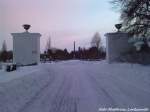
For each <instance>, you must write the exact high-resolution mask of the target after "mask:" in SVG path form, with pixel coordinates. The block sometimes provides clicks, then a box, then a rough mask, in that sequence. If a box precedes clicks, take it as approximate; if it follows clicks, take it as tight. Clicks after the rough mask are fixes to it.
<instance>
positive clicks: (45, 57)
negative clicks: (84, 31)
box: [41, 47, 106, 61]
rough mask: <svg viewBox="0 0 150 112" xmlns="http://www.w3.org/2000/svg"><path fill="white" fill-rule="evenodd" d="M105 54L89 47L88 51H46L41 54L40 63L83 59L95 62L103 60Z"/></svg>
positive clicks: (81, 49) (83, 49) (101, 50)
mask: <svg viewBox="0 0 150 112" xmlns="http://www.w3.org/2000/svg"><path fill="white" fill-rule="evenodd" d="M105 56H106V53H105V50H103V49H98V48H97V47H91V48H88V49H85V48H80V47H79V48H78V50H77V51H75V52H74V51H71V52H68V51H67V49H64V50H61V49H55V50H53V49H48V50H47V51H45V52H44V53H43V54H41V60H42V61H52V60H69V59H84V60H95V59H105Z"/></svg>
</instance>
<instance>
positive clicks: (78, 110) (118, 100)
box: [0, 61, 150, 112]
mask: <svg viewBox="0 0 150 112" xmlns="http://www.w3.org/2000/svg"><path fill="white" fill-rule="evenodd" d="M106 66H107V67H106ZM124 67H126V68H124ZM120 69H121V71H122V72H121V71H120V70H119V69H118V68H117V67H115V66H112V65H106V64H103V65H100V64H99V63H98V62H79V61H71V62H70V61H68V62H59V63H53V64H46V65H44V66H43V67H42V69H41V70H40V71H37V73H36V74H41V73H42V74H41V75H43V77H45V78H46V79H47V80H46V81H45V84H43V85H42V86H41V87H39V88H40V89H39V90H38V89H36V90H35V89H32V90H30V92H29V93H26V95H28V94H30V93H34V94H33V95H31V97H29V98H26V99H27V100H24V99H22V97H27V96H26V95H24V96H22V97H20V98H18V99H21V100H20V102H21V103H22V102H23V103H22V104H20V106H16V105H18V104H19V102H17V97H16V99H15V98H14V99H11V97H10V96H6V97H8V98H3V101H6V100H7V103H6V104H5V106H4V105H2V104H1V105H0V108H1V109H2V110H1V112H13V111H14V112H99V108H106V107H108V108H110V107H112V108H150V89H149V88H150V81H149V80H150V76H148V75H149V73H150V71H147V72H145V74H144V75H143V74H142V71H141V73H139V72H138V73H135V71H136V69H137V68H136V67H132V68H131V66H126V65H122V66H120ZM123 70H124V71H123ZM126 70H128V72H127V71H126ZM141 70H145V68H142V69H141ZM44 71H45V72H44ZM133 73H134V74H133ZM140 74H141V76H137V77H136V78H135V76H136V75H140ZM28 77H29V76H28ZM33 78H34V77H33ZM41 80H42V79H41ZM43 80H45V79H43ZM38 81H39V82H40V80H39V79H38ZM41 83H44V82H43V81H41ZM31 85H32V84H31ZM1 87H3V89H4V90H5V92H6V89H5V88H4V87H8V88H11V87H10V85H9V84H7V86H6V85H5V84H4V86H1ZM31 88H32V87H31ZM1 91H2V90H1ZM1 91H0V92H1ZM21 93H22V92H20V93H19V94H18V95H21ZM8 95H9V94H8ZM0 96H2V95H1V94H0ZM3 97H4V96H3ZM0 98H2V97H0ZM9 98H10V99H9ZM9 100H10V101H11V102H14V103H15V102H16V103H15V106H14V107H13V105H10V104H9V102H10V101H9ZM0 103H2V100H0ZM6 108H7V109H6Z"/></svg>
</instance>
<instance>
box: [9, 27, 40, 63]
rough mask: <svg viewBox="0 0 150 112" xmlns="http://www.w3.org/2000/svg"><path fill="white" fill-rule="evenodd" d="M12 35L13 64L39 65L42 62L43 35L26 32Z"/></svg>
mask: <svg viewBox="0 0 150 112" xmlns="http://www.w3.org/2000/svg"><path fill="white" fill-rule="evenodd" d="M28 29H29V28H28ZM28 29H26V30H28ZM11 35H12V36H13V63H16V64H18V65H31V64H38V63H39V62H40V37H41V34H40V33H29V32H28V31H26V32H24V33H12V34H11Z"/></svg>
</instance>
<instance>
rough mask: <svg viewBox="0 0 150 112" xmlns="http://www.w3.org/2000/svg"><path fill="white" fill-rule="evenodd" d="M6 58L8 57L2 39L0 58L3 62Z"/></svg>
mask: <svg viewBox="0 0 150 112" xmlns="http://www.w3.org/2000/svg"><path fill="white" fill-rule="evenodd" d="M7 59H8V53H7V45H6V42H5V40H4V42H3V45H2V50H1V54H0V60H1V61H3V62H6V61H7Z"/></svg>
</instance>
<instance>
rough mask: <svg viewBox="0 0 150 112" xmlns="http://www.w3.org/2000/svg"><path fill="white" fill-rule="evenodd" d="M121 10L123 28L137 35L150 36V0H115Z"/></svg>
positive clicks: (115, 4) (116, 5)
mask: <svg viewBox="0 0 150 112" xmlns="http://www.w3.org/2000/svg"><path fill="white" fill-rule="evenodd" d="M112 3H113V5H114V6H115V8H119V9H120V11H121V20H123V22H122V23H123V30H125V31H127V32H128V33H130V34H131V35H132V36H135V37H145V38H147V37H149V36H150V0H113V1H112Z"/></svg>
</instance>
